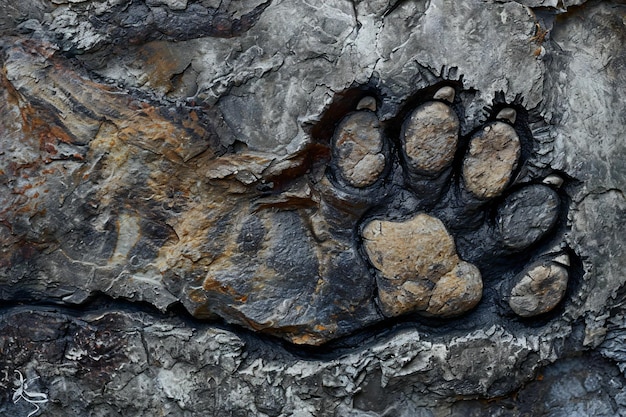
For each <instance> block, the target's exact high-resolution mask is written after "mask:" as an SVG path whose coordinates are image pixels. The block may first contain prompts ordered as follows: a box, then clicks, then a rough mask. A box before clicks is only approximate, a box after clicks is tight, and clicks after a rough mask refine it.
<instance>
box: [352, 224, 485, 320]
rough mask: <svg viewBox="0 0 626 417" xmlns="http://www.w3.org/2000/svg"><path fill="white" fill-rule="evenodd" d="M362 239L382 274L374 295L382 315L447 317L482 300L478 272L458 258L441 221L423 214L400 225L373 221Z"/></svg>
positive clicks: (363, 233)
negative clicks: (376, 292) (377, 298)
mask: <svg viewBox="0 0 626 417" xmlns="http://www.w3.org/2000/svg"><path fill="white" fill-rule="evenodd" d="M362 237H363V240H364V243H363V244H364V247H365V251H366V253H367V256H368V257H369V259H370V261H371V262H372V264H373V265H374V266H375V267H376V269H378V270H379V271H380V273H381V277H380V279H379V280H378V296H379V300H380V306H381V309H382V311H383V314H385V315H386V316H398V315H401V314H405V313H409V312H413V311H417V312H421V313H423V314H430V315H436V316H441V317H451V316H456V315H459V314H462V313H464V312H466V311H468V310H470V309H471V308H473V307H474V306H475V305H476V304H477V303H478V302H479V301H480V298H481V296H482V290H483V283H482V279H481V276H480V271H479V270H478V268H477V267H476V266H474V265H472V264H471V263H468V262H465V261H463V260H461V259H460V258H459V256H458V255H457V253H456V248H455V245H454V240H453V239H452V236H450V234H449V233H448V231H447V230H446V228H445V226H444V225H443V223H442V222H441V220H439V219H437V218H435V217H432V216H429V215H427V214H424V213H420V214H418V215H416V216H415V217H413V218H411V219H409V220H406V221H402V222H391V221H381V220H373V221H371V222H369V223H368V224H367V225H366V226H365V227H364V228H363V232H362Z"/></svg>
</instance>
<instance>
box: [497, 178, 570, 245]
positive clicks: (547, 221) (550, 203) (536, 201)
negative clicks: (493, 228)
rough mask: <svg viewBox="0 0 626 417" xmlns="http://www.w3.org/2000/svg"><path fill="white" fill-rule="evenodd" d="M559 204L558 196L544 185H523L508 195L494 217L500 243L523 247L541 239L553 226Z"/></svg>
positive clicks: (557, 214) (555, 221)
mask: <svg viewBox="0 0 626 417" xmlns="http://www.w3.org/2000/svg"><path fill="white" fill-rule="evenodd" d="M560 206H561V203H560V199H559V195H558V194H557V193H556V192H555V191H554V190H552V189H551V188H549V187H546V186H543V185H531V186H528V187H524V188H522V189H521V190H519V191H517V192H515V193H513V194H511V195H509V196H508V197H507V198H506V199H505V200H504V202H503V203H502V205H501V206H500V207H499V209H498V214H497V217H496V225H497V231H498V233H499V234H500V238H501V241H502V244H503V245H504V246H505V247H507V248H510V249H515V250H523V249H526V248H528V247H529V246H530V245H532V244H534V243H536V242H538V241H540V240H541V239H542V238H543V237H544V236H545V235H546V233H548V232H549V231H550V230H551V229H552V228H553V227H554V226H555V225H556V223H557V220H558V216H559V212H560V210H559V209H560Z"/></svg>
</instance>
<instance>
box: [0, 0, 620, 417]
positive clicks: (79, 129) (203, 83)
mask: <svg viewBox="0 0 626 417" xmlns="http://www.w3.org/2000/svg"><path fill="white" fill-rule="evenodd" d="M625 17H626V11H625V10H624V6H623V5H622V4H621V2H617V1H603V2H596V1H594V2H591V1H589V2H585V1H584V0H575V1H563V2H557V1H539V0H524V1H522V0H520V1H501V2H482V1H478V0H471V1H464V2H446V1H443V0H432V1H429V2H426V1H410V2H387V1H372V2H346V1H324V2H322V1H313V2H311V1H308V2H281V1H272V2H265V1H259V0H250V1H241V2H230V1H220V2H218V1H205V0H202V1H199V0H187V1H178V0H167V1H165V0H164V1H156V0H155V1H152V0H150V1H141V0H107V1H105V0H85V1H73V0H72V1H66V0H58V1H56V0H55V1H48V0H24V1H21V2H4V3H2V4H0V34H1V35H0V36H1V38H2V40H1V42H2V51H1V55H2V58H1V61H2V62H1V66H2V71H1V72H0V82H1V83H2V89H1V90H0V94H2V99H1V100H0V300H1V302H2V306H3V307H2V310H1V311H0V327H1V328H2V329H1V330H0V340H1V341H0V352H1V353H0V386H1V387H2V388H1V389H0V410H1V411H0V414H7V415H18V416H20V415H28V414H29V413H31V412H32V411H33V410H34V409H35V407H34V406H33V404H31V403H29V402H28V401H26V400H24V399H20V400H19V401H18V402H14V401H13V394H14V393H15V392H17V390H18V389H19V388H20V387H19V384H18V382H19V381H18V379H17V375H18V374H17V373H16V372H15V371H20V372H21V373H22V375H23V376H24V378H25V380H26V381H27V383H28V391H29V392H32V393H33V394H45V395H47V398H48V399H49V401H48V402H46V403H41V404H39V406H41V408H42V410H41V412H40V415H80V416H84V415H107V416H108V415H124V416H129V415H130V416H132V415H137V416H144V415H158V414H161V415H172V416H184V415H194V414H199V413H205V414H206V413H208V414H210V415H216V416H232V415H239V416H245V415H250V416H257V415H258V416H263V415H277V416H281V415H282V416H291V415H296V416H300V417H302V416H307V417H308V416H348V415H350V416H352V415H355V416H361V415H367V416H382V415H386V416H389V415H398V416H409V415H410V416H414V415H425V416H427V415H595V416H599V415H611V416H612V415H619V414H620V413H621V414H623V409H624V404H626V400H624V398H626V395H625V394H624V392H623V391H624V388H623V387H624V377H623V371H624V369H625V364H626V355H624V352H623V348H622V346H623V339H624V337H623V336H624V335H623V334H624V328H626V326H625V325H624V321H623V316H624V315H625V314H624V311H623V310H624V307H623V306H624V305H625V304H624V290H623V288H624V283H625V281H626V277H625V276H624V274H623V270H624V265H626V257H625V253H624V245H623V237H624V236H625V235H626V230H624V225H625V224H626V215H625V213H626V201H625V198H624V189H625V188H626V186H625V183H626V164H624V163H623V160H624V154H625V153H626V148H625V145H624V143H623V140H622V138H623V137H625V136H626V131H625V129H626V127H625V126H626V108H625V107H624V106H625V105H624V100H623V97H624V95H625V91H624V86H625V85H626V78H625V75H624V71H623V67H624V64H625V62H626V56H625V52H624V48H623V45H624V44H625V43H626V29H625V25H624V21H625ZM444 85H448V86H449V85H453V86H454V88H455V91H456V92H457V94H456V98H455V99H454V102H453V103H451V104H450V106H451V107H452V108H453V110H454V113H455V114H456V115H457V116H458V119H459V125H460V126H459V135H458V139H459V141H458V146H457V148H458V150H457V153H456V155H455V159H454V160H453V162H452V163H451V164H450V165H449V166H448V167H447V168H445V170H446V173H447V171H448V170H449V173H450V175H441V176H440V177H441V178H443V179H441V180H440V181H439V179H436V178H427V180H424V183H416V182H415V181H416V180H420V181H421V179H416V178H415V176H411V175H407V172H405V170H404V166H403V163H400V161H401V160H402V157H401V149H402V148H401V137H400V132H401V128H402V124H403V123H404V121H405V120H406V118H407V116H408V115H410V114H411V113H412V112H413V111H415V109H416V108H418V107H419V106H420V104H422V103H426V102H428V101H431V100H433V98H435V96H436V93H437V91H439V89H440V88H441V87H442V86H444ZM363 97H374V98H375V100H376V102H377V106H376V107H375V108H373V109H372V108H369V107H368V108H369V110H370V111H372V112H375V114H376V117H377V118H378V120H379V122H380V124H381V127H382V131H383V132H384V133H385V135H386V137H387V138H388V140H389V142H388V144H389V149H387V150H386V151H385V152H384V156H385V170H384V171H383V172H382V173H381V176H380V178H379V180H378V181H377V182H376V184H375V185H374V184H373V185H371V186H367V187H362V188H359V187H352V186H348V185H346V184H342V183H341V181H333V178H332V175H330V174H329V169H330V170H331V171H332V168H331V167H332V166H333V162H332V159H333V152H335V148H334V147H333V145H332V136H333V133H334V132H335V130H336V128H337V126H338V124H339V123H340V122H341V120H342V119H343V118H344V117H346V116H347V115H348V114H349V113H350V112H352V111H354V110H355V109H357V106H358V103H359V101H360V100H361V99H362V98H363ZM444 99H445V98H444ZM507 108H512V109H514V110H515V111H516V118H515V122H511V123H512V126H511V127H512V129H513V130H514V131H515V134H516V135H518V136H519V138H520V141H521V143H522V146H521V150H520V158H519V162H518V166H517V168H516V169H514V170H512V169H511V168H505V169H504V172H503V173H502V178H503V183H508V184H506V185H501V184H499V183H498V182H497V181H495V180H494V181H488V182H487V183H486V184H480V185H481V187H483V186H484V187H486V188H489V187H493V188H494V189H497V192H496V194H499V195H498V196H497V197H496V198H493V199H492V198H488V197H480V193H479V194H477V195H472V192H471V191H470V192H469V193H467V191H468V189H467V187H466V184H465V183H464V180H463V178H462V169H463V161H462V159H463V156H464V155H467V153H466V151H467V150H468V148H471V144H470V139H471V138H472V137H473V134H474V133H476V132H478V133H480V132H484V127H485V126H492V125H493V123H494V121H495V120H497V119H498V114H499V113H500V112H501V111H502V110H504V109H507ZM509 121H510V120H509ZM500 123H505V122H500ZM467 160H468V159H466V161H467ZM494 160H497V158H493V154H490V153H488V155H487V156H486V157H485V158H480V159H473V160H472V164H474V166H476V167H482V168H481V169H482V170H483V171H486V172H487V173H488V174H489V176H492V177H493V178H494V179H495V176H494V173H493V172H491V171H490V170H491V168H489V167H490V164H491V163H492V162H493V161H494ZM513 165H514V164H512V163H510V162H509V163H508V166H513ZM555 175H556V176H559V177H561V178H563V179H564V182H563V184H562V186H561V187H560V188H559V189H558V190H557V188H558V187H557V186H556V183H554V182H553V181H552V180H548V181H547V184H548V185H549V187H550V188H552V189H553V191H554V193H556V194H557V195H558V200H559V202H560V204H559V207H558V208H557V209H556V210H557V211H558V218H557V219H556V223H555V224H554V226H553V227H551V228H550V229H549V230H548V231H542V232H541V233H536V231H535V230H534V229H533V228H532V227H525V226H531V225H533V224H534V225H539V226H538V229H541V230H543V229H544V225H545V224H547V223H549V222H548V221H547V220H546V222H545V223H544V222H543V220H541V221H539V220H537V221H538V222H537V223H534V220H535V219H548V218H549V217H550V215H549V213H551V212H553V210H555V209H552V208H550V207H551V206H548V207H546V208H544V207H543V205H542V204H543V203H541V204H540V203H539V201H538V200H540V199H539V198H537V196H538V195H539V194H536V193H535V192H530V191H531V190H533V189H535V187H536V186H535V185H533V184H540V183H542V182H543V180H544V179H545V178H554V176H555ZM507 176H509V177H507ZM476 182H477V183H479V182H480V181H476ZM496 183H498V185H496ZM481 187H478V188H481ZM484 187H483V188H484ZM481 189H482V188H481ZM468 194H469V195H468ZM523 195H526V196H527V197H526V198H527V199H526V200H523V199H522V197H521V196H523ZM515 196H518V197H515ZM533 196H534V197H533ZM477 197H479V198H478V199H477ZM517 199H519V204H517V205H516V206H517V207H521V208H519V209H512V208H511V209H510V210H509V209H507V208H506V207H507V204H506V203H505V204H504V205H502V202H503V201H504V202H506V201H508V202H509V203H510V202H511V201H515V200H517ZM476 200H478V201H476ZM522 200H523V201H522ZM531 200H532V201H534V202H535V203H533V202H531ZM549 201H552V198H550V199H549ZM522 211H524V214H523V213H522ZM419 212H424V213H426V214H427V215H428V216H430V217H432V218H437V219H440V220H441V221H442V222H443V224H444V225H445V228H446V230H447V233H448V234H449V235H450V236H451V237H452V238H453V239H454V241H455V244H456V252H457V253H458V255H459V256H460V258H461V259H465V260H466V261H467V262H468V263H471V264H474V265H475V266H476V267H477V268H478V269H479V270H480V273H481V276H482V278H483V294H482V299H481V302H480V303H479V304H478V305H476V307H475V308H474V309H473V310H471V311H470V312H468V313H467V314H465V315H462V316H460V317H457V318H453V319H447V320H441V319H439V318H437V317H421V318H420V317H418V316H416V315H414V314H408V315H407V316H406V317H402V318H393V319H386V320H385V317H384V316H383V315H382V314H381V313H380V312H379V311H378V309H377V304H376V301H375V300H376V294H377V293H378V290H379V288H377V286H378V283H377V278H376V271H375V270H374V269H375V268H372V267H371V266H369V265H368V263H367V262H368V261H367V255H366V254H365V253H363V250H362V249H363V248H362V247H360V244H359V241H358V240H359V231H360V230H361V228H362V226H363V225H364V223H367V222H369V221H370V220H371V219H372V218H377V219H381V220H382V221H388V222H399V221H401V219H407V218H411V217H413V216H415V215H416V213H419ZM530 213H534V214H533V215H530ZM545 213H548V214H545ZM498 216H499V218H500V219H501V221H502V223H501V224H509V225H511V227H506V228H503V229H502V230H500V231H498V230H497V222H494V220H495V219H496V218H498ZM502 232H504V234H505V235H506V233H508V234H509V236H512V237H514V239H509V240H511V241H513V240H514V241H516V242H522V241H523V242H524V246H527V248H526V249H523V250H518V249H514V248H505V247H504V245H502V235H503V234H502ZM534 235H537V236H539V235H541V236H542V237H540V238H539V237H538V238H537V239H539V241H537V240H535V239H534V238H531V237H532V236H534ZM560 251H565V252H566V253H568V254H569V255H570V256H571V265H570V266H568V267H567V271H568V274H569V279H568V283H567V290H566V293H565V296H564V297H563V299H562V300H561V302H560V303H559V304H558V308H557V309H554V310H552V312H549V313H548V314H541V315H539V316H537V317H530V318H520V317H518V316H517V317H516V315H514V314H513V313H512V311H511V309H510V306H509V305H507V298H506V297H507V296H508V295H509V294H510V292H509V293H507V291H510V289H511V288H512V287H514V286H515V285H514V284H516V283H517V281H515V279H516V277H519V275H518V274H520V273H523V272H524V271H526V270H527V269H528V267H529V266H531V265H536V262H543V260H545V259H548V260H550V259H552V258H551V255H550V254H554V253H559V252H560ZM392 255H393V254H392ZM546 255H548V256H547V257H546ZM394 256H395V255H394ZM548 275H549V274H548ZM440 281H441V280H440ZM446 288H447V290H453V289H454V288H449V287H446ZM533 291H534V290H533ZM442 294H443V295H442V296H441V297H439V298H437V297H435V295H432V296H431V300H432V299H433V298H434V299H436V300H439V301H440V302H441V303H446V302H450V301H454V300H458V298H457V297H456V296H455V295H454V294H453V293H450V292H449V291H442ZM533 294H534V295H535V296H536V293H533ZM531 295H532V294H531ZM29 305H31V306H32V307H28V306H29ZM35 305H36V306H35ZM20 306H21V307H20ZM46 306H51V307H46ZM153 307H156V309H154V308H153ZM190 313H191V314H192V315H191V316H190V315H189V314H190ZM276 337H278V339H277V338H276ZM296 344H300V345H296ZM302 345H306V346H302ZM314 345H321V346H318V347H315V346H314ZM600 355H602V356H604V357H606V358H609V360H608V361H605V360H604V359H602V357H600ZM553 362H555V363H554V364H553V365H550V364H551V363H553ZM615 365H617V366H615ZM543 367H546V368H544V369H545V372H544V371H542V370H541V369H542V368H543ZM37 377H39V378H38V379H36V378H37ZM542 377H543V381H540V380H539V379H541V378H542ZM598 386H599V387H600V389H599V390H596V387H598ZM22 388H23V387H22ZM68 393H72V395H68ZM28 398H31V399H37V398H43V397H40V396H39V397H38V396H31V397H28ZM485 400H488V401H485ZM455 413H456V414H455Z"/></svg>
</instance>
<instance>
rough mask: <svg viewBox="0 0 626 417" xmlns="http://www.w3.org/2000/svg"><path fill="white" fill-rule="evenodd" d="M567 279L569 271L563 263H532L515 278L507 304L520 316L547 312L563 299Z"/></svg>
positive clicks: (531, 315)
mask: <svg viewBox="0 0 626 417" xmlns="http://www.w3.org/2000/svg"><path fill="white" fill-rule="evenodd" d="M568 279H569V273H568V271H567V269H566V267H565V266H564V265H561V264H559V263H556V262H547V263H546V262H541V263H536V264H533V265H531V266H530V267H528V269H527V270H525V271H524V272H523V273H522V274H520V276H519V277H517V278H516V280H515V281H517V282H516V283H515V285H514V286H513V289H512V290H511V298H510V299H509V306H510V307H511V309H512V310H513V311H514V312H515V314H517V315H519V316H522V317H533V316H537V315H540V314H544V313H547V312H548V311H551V310H552V309H554V308H555V307H556V306H557V305H558V304H559V302H560V301H561V300H562V299H563V296H564V295H565V290H566V289H567V281H568Z"/></svg>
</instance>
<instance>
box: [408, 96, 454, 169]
mask: <svg viewBox="0 0 626 417" xmlns="http://www.w3.org/2000/svg"><path fill="white" fill-rule="evenodd" d="M458 134H459V119H458V117H457V115H456V114H455V113H454V111H453V110H452V109H451V108H450V107H449V106H447V105H445V104H444V103H441V102H437V101H435V102H428V103H425V104H423V105H421V106H419V107H418V108H417V109H415V110H414V111H413V112H412V113H411V114H410V115H409V117H408V118H407V119H406V121H405V122H404V125H403V126H402V144H403V145H404V147H403V150H404V155H405V158H406V162H407V166H408V169H409V170H411V171H414V172H415V173H417V174H423V175H436V174H439V173H441V171H442V170H443V169H445V168H447V167H448V166H449V165H450V164H451V163H452V159H453V158H454V154H455V152H456V146H457V141H458Z"/></svg>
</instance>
